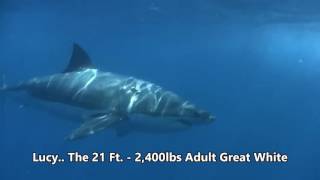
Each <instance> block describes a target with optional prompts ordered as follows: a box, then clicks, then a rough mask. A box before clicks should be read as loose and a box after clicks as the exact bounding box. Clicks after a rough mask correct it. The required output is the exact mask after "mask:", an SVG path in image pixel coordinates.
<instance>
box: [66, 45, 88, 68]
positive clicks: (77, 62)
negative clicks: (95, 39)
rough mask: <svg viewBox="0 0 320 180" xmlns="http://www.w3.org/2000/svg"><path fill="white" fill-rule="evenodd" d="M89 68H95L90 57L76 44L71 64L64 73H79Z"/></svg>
mask: <svg viewBox="0 0 320 180" xmlns="http://www.w3.org/2000/svg"><path fill="white" fill-rule="evenodd" d="M87 68H94V65H93V64H92V63H91V60H90V57H89V55H88V54H87V53H86V52H85V50H83V49H82V48H81V47H80V46H79V45H78V44H76V43H74V44H73V51H72V55H71V58H70V61H69V64H68V66H67V68H66V69H65V70H64V71H63V72H64V73H66V72H72V71H79V70H82V69H87Z"/></svg>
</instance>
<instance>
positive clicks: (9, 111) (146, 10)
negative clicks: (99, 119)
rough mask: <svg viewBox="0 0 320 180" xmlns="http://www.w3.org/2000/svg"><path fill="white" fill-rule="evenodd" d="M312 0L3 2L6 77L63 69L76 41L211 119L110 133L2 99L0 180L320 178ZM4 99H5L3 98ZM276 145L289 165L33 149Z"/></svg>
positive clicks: (0, 64) (128, 150)
mask: <svg viewBox="0 0 320 180" xmlns="http://www.w3.org/2000/svg"><path fill="white" fill-rule="evenodd" d="M319 6H320V3H319V2H318V1H315V0H314V1H298V0H292V1H289V0H287V1H281V2H280V1H279V2H272V1H266V0H261V1H258V0H256V1H254V0H251V1H249V0H246V1H245V0H238V1H233V2H229V1H228V2H225V1H222V0H216V1H214V0H201V1H195V0H193V1H192V0H186V1H179V0H170V1H169V0H166V1H160V0H136V1H130V0H108V1H102V0H100V1H98V0H97V1H89V0H81V1H75V0H72V1H53V0H52V1H50V0H48V1H46V2H44V1H41V0H33V1H32V0H30V1H27V0H19V1H18V0H1V1H0V27H1V28H0V49H1V50H0V59H1V60H0V73H1V74H3V75H5V76H6V78H5V79H6V82H7V83H8V84H14V83H17V82H19V81H21V80H26V79H28V78H31V77H34V76H41V75H47V74H51V73H56V72H60V71H62V70H63V69H64V68H65V66H66V64H67V61H68V59H69V57H70V53H71V47H72V44H73V42H77V43H79V44H80V45H82V46H83V47H84V48H85V49H86V50H87V51H88V53H89V54H90V56H91V58H92V60H93V61H94V62H95V64H96V65H97V66H98V67H99V68H100V69H103V70H106V71H111V72H116V73H120V74H125V75H132V76H135V77H139V78H142V79H145V80H149V81H152V82H155V83H157V84H159V85H161V86H163V87H165V88H166V89H169V90H172V91H174V92H176V93H178V94H180V95H181V96H183V97H185V98H187V99H189V100H191V101H192V102H194V103H195V104H197V105H199V106H201V107H203V108H205V109H207V110H209V111H210V112H212V113H213V114H214V115H215V116H216V117H217V121H216V122H215V123H213V124H210V125H208V126H201V127H194V128H192V129H190V130H188V131H185V132H180V133H174V134H162V135H154V134H132V135H129V136H127V137H123V138H118V137H116V136H115V134H114V133H112V132H110V131H108V130H106V131H104V132H103V133H99V134H97V135H94V136H92V137H89V138H86V139H83V140H81V141H74V142H66V141H64V137H65V136H66V135H68V134H69V133H70V132H71V131H72V129H74V128H76V127H78V126H79V124H76V123H73V122H68V121H64V120H61V119H59V118H57V117H55V116H52V115H50V114H48V113H47V112H45V111H41V110H37V109H35V108H28V106H27V105H24V104H22V103H16V102H13V101H10V98H9V97H8V98H7V100H6V103H5V104H4V102H3V101H4V100H3V95H1V96H2V97H1V98H2V100H1V101H2V102H1V107H2V108H1V117H0V118H1V130H0V132H1V148H0V149H1V150H0V152H1V165H0V167H1V169H0V179H3V180H5V179H129V178H132V179H138V178H139V179H150V178H152V179H159V180H160V179H197V178H198V179H236V178H237V179H290V180H293V179H310V180H317V179H320V173H319V172H320V168H319V165H318V162H319V161H320V156H319V153H320V145H319V140H320V138H319V137H320V136H319V128H320V110H319V99H320V83H319V82H320V34H319V30H320V24H318V22H319V21H320V13H319V12H318V10H319ZM8 96H10V95H8ZM73 151H79V152H81V153H91V152H120V153H121V154H125V155H129V154H130V155H132V154H134V152H162V151H173V152H176V153H186V152H197V151H200V152H203V153H206V152H208V151H213V152H216V153H220V152H229V153H233V154H241V153H252V152H267V151H268V152H274V151H275V152H280V153H282V154H287V155H288V157H289V161H288V162H287V163H147V164H142V165H141V164H136V163H132V162H126V163H122V164H117V163H111V164H109V163H62V164H57V165H48V164H37V163H33V162H32V153H33V152H37V153H45V154H50V153H54V154H62V155H63V154H65V153H66V152H73Z"/></svg>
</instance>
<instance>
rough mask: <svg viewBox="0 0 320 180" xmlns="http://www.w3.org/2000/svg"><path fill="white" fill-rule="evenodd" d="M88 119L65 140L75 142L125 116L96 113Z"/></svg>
mask: <svg viewBox="0 0 320 180" xmlns="http://www.w3.org/2000/svg"><path fill="white" fill-rule="evenodd" d="M90 117H91V119H89V120H87V121H85V122H84V123H83V124H82V125H81V126H80V127H79V128H77V129H75V130H74V131H73V132H72V133H71V134H70V135H69V136H68V137H66V139H67V140H75V139H80V138H84V137H87V136H89V135H92V134H95V133H97V132H99V131H102V130H104V129H106V128H108V127H111V126H112V125H114V124H115V123H117V122H119V121H122V120H123V119H124V118H125V116H121V115H119V114H116V113H97V114H93V115H92V116H90Z"/></svg>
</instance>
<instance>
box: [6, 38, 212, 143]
mask: <svg viewBox="0 0 320 180" xmlns="http://www.w3.org/2000/svg"><path fill="white" fill-rule="evenodd" d="M0 90H1V91H20V90H21V91H26V92H28V93H29V94H31V95H32V96H33V97H37V98H40V99H43V100H46V101H51V102H59V103H64V104H68V105H72V106H77V107H80V108H83V109H86V110H89V111H90V112H91V114H90V115H88V116H86V119H85V120H84V121H83V123H82V125H81V126H80V127H79V128H77V129H75V130H74V131H73V132H72V133H71V134H70V135H69V136H68V137H67V139H69V140H74V139H78V138H82V137H86V136H88V135H91V134H95V133H96V132H98V131H101V130H103V129H106V128H114V129H115V130H116V131H119V132H122V134H124V133H128V132H129V131H130V130H132V129H135V130H139V129H143V127H144V126H146V124H148V123H149V122H151V121H152V122H155V123H154V124H157V125H156V126H160V124H165V126H166V127H173V126H175V127H179V128H180V129H185V128H189V127H191V126H192V125H194V124H208V123H210V122H212V121H213V120H214V116H212V115H211V114H210V113H208V112H206V111H203V110H200V109H198V108H196V107H195V106H194V105H193V104H191V103H189V102H188V101H185V100H183V99H182V98H180V97H179V96H178V95H176V94H175V93H173V92H170V91H166V90H164V89H162V88H161V87H160V86H158V85H155V84H153V83H150V82H148V81H144V80H140V79H136V78H133V77H129V76H122V75H118V74H114V73H110V72H103V71H101V70H98V69H97V68H95V66H93V64H92V63H91V60H90V58H89V56H88V54H87V53H86V52H85V51H84V50H83V49H82V48H81V47H80V46H79V45H77V44H74V47H73V53H72V57H71V60H70V62H69V65H68V67H67V68H66V69H65V71H64V72H63V73H58V74H53V75H50V76H45V77H36V78H33V79H31V80H28V81H25V82H22V83H20V84H18V85H16V86H6V85H4V86H3V87H1V89H0ZM135 115H145V116H146V117H149V118H144V119H145V120H144V121H139V120H137V121H135V120H132V119H134V118H132V117H133V116H135ZM135 119H139V118H135ZM142 119H143V118H142ZM145 128H147V127H145ZM124 129H125V130H124Z"/></svg>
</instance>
